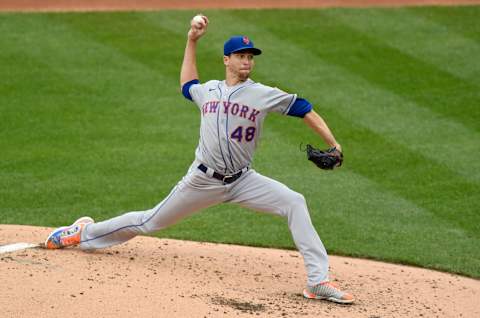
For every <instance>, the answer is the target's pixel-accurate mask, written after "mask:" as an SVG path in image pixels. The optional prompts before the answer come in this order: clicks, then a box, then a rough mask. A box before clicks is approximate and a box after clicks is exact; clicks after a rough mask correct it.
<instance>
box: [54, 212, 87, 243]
mask: <svg viewBox="0 0 480 318" xmlns="http://www.w3.org/2000/svg"><path fill="white" fill-rule="evenodd" d="M94 222H95V221H94V220H93V219H92V218H91V217H88V216H84V217H81V218H79V219H78V220H76V221H75V222H74V223H73V224H72V225H70V226H62V227H59V228H57V229H55V230H53V231H52V232H51V233H50V235H48V237H47V239H46V240H45V248H47V249H57V248H63V247H67V246H73V245H78V244H80V240H81V234H82V231H83V229H84V228H85V226H86V225H87V224H91V223H94Z"/></svg>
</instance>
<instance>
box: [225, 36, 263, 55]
mask: <svg viewBox="0 0 480 318" xmlns="http://www.w3.org/2000/svg"><path fill="white" fill-rule="evenodd" d="M243 50H248V51H250V52H252V53H253V55H260V54H262V50H260V49H257V48H256V47H254V46H253V42H252V41H251V40H250V39H249V38H248V37H247V36H245V35H236V36H232V37H231V38H230V39H228V40H227V42H225V44H224V45H223V55H230V54H232V53H235V52H238V51H243Z"/></svg>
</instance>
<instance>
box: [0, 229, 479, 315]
mask: <svg viewBox="0 0 480 318" xmlns="http://www.w3.org/2000/svg"><path fill="white" fill-rule="evenodd" d="M50 230H51V229H49V228H38V227H25V226H12V225H3V226H0V245H6V244H12V243H16V242H30V243H31V242H40V241H42V240H43V239H44V238H45V237H46V235H48V233H49V231H50ZM331 276H332V279H333V280H337V279H338V284H339V285H340V286H341V287H342V288H344V289H346V290H348V291H350V292H352V293H353V294H355V295H356V297H357V302H356V303H355V304H354V305H347V306H342V305H336V304H332V303H329V302H326V301H313V300H307V299H304V298H302V296H301V291H302V289H303V287H304V283H305V270H304V267H303V261H302V258H301V257H300V255H299V253H298V252H295V251H285V250H276V249H265V248H250V247H243V246H233V245H223V244H210V243H197V242H185V241H177V240H167V239H156V238H151V237H137V238H135V239H133V240H132V241H130V242H128V243H126V244H123V245H121V246H117V247H114V248H109V249H105V250H101V251H97V252H94V253H85V252H82V251H80V250H78V249H75V248H72V249H64V250H54V251H50V250H44V249H27V250H21V251H17V252H11V253H4V254H0V282H1V284H0V308H1V311H2V314H1V316H2V317H64V316H65V315H66V314H67V313H68V314H67V315H70V314H73V313H75V316H78V317H129V318H131V317H251V316H252V315H253V316H261V317H329V318H333V317H342V318H344V317H368V318H373V317H419V316H423V317H480V304H479V302H478V300H479V299H480V281H477V280H473V279H468V278H464V277H458V276H454V275H450V274H445V273H439V272H435V271H430V270H425V269H420V268H413V267H405V266H398V265H391V264H385V263H380V262H373V261H368V260H359V259H352V258H345V257H335V256H332V257H331Z"/></svg>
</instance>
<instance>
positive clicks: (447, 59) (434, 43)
mask: <svg viewBox="0 0 480 318" xmlns="http://www.w3.org/2000/svg"><path fill="white" fill-rule="evenodd" d="M476 9H477V12H478V13H479V15H480V10H478V7H473V8H472V10H476ZM442 10H444V8H428V9H427V8H421V9H418V10H415V11H412V10H410V9H407V8H405V9H396V10H392V9H384V10H361V11H357V12H356V14H350V12H348V11H342V10H336V11H327V12H326V13H327V15H329V16H330V17H332V18H333V19H338V20H340V21H341V22H342V23H344V24H346V25H348V26H349V27H350V28H352V29H355V30H357V31H359V32H361V33H364V34H367V35H369V36H371V37H374V38H375V40H376V41H378V42H381V43H382V44H384V45H387V46H389V47H392V48H394V49H396V50H399V51H401V52H402V53H404V54H406V55H409V56H413V57H414V58H416V59H419V60H421V61H422V62H424V63H426V64H433V65H434V66H435V67H436V68H438V69H440V70H443V71H446V72H448V73H450V74H451V75H453V76H454V77H457V78H460V79H462V80H465V81H467V82H468V83H470V84H472V85H476V86H480V81H479V80H478V78H479V76H480V62H479V59H478V58H475V57H478V56H480V42H478V41H475V40H473V39H471V38H469V37H468V36H464V34H465V33H468V32H472V31H474V30H476V32H477V33H478V32H480V27H479V24H478V23H472V24H471V25H469V24H465V23H464V21H462V30H459V29H458V28H453V27H452V26H451V25H450V26H446V25H445V24H440V23H437V22H435V21H432V20H431V19H429V18H428V17H426V16H422V15H419V14H418V13H419V12H423V11H426V12H429V13H431V12H437V11H442ZM406 25H408V26H409V27H408V28H405V26H406ZM411 29H414V30H415V32H411ZM439 38H441V41H439V40H438V39H439ZM417 76H419V77H422V76H425V75H424V74H417Z"/></svg>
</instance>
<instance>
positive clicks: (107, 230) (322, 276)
mask: <svg viewBox="0 0 480 318" xmlns="http://www.w3.org/2000/svg"><path fill="white" fill-rule="evenodd" d="M188 92H189V94H187V95H188V96H186V97H187V98H190V97H191V99H192V100H193V101H194V102H195V103H196V104H197V105H198V107H199V109H200V114H201V126H200V140H199V145H198V147H197V150H196V158H195V161H194V162H193V163H192V165H191V166H190V168H189V170H188V172H187V174H186V175H185V176H184V177H183V178H182V180H181V181H180V182H179V183H178V184H177V185H176V186H175V187H174V188H173V190H172V191H171V192H170V194H169V195H168V196H167V197H166V198H165V199H164V200H163V201H162V202H160V203H158V204H157V205H156V206H155V207H153V208H152V209H150V210H146V211H138V212H129V213H126V214H123V215H121V216H118V217H115V218H112V219H110V220H106V221H103V222H99V223H93V224H89V225H87V226H86V227H85V229H84V230H83V231H82V237H81V244H80V247H81V248H82V249H97V248H104V247H108V246H111V245H114V244H119V243H122V242H125V241H127V240H129V239H131V238H133V237H135V236H136V235H138V234H144V233H151V232H154V231H158V230H161V229H164V228H166V227H168V226H170V225H172V224H174V223H176V222H178V221H179V220H181V219H182V218H184V217H187V216H188V215H191V214H192V213H194V212H196V211H199V210H201V209H204V208H207V207H209V206H212V205H215V204H219V203H223V202H230V203H236V204H238V205H240V206H243V207H247V208H251V209H254V210H257V211H263V212H268V213H272V214H274V215H278V216H282V217H285V218H286V219H287V220H288V227H289V229H290V232H291V233H292V237H293V240H294V242H295V245H296V246H297V248H298V250H299V251H300V253H301V254H302V255H303V258H304V262H305V266H306V270H307V274H308V282H307V283H308V285H310V286H314V285H316V284H318V283H320V282H323V281H326V280H328V256H327V253H326V251H325V248H324V246H323V244H322V242H321V240H320V238H319V236H318V234H317V232H316V231H315V228H314V227H313V225H312V222H311V219H310V215H309V212H308V208H307V204H306V202H305V198H304V197H303V196H302V195H301V194H299V193H297V192H295V191H293V190H291V189H289V188H288V187H287V186H285V185H284V184H282V183H280V182H278V181H275V180H273V179H270V178H268V177H265V176H262V175H261V174H259V173H257V172H256V171H255V170H253V169H251V168H250V167H249V166H250V163H251V161H252V158H253V154H254V151H255V148H256V146H257V143H258V140H259V137H260V134H261V130H262V124H263V121H264V119H265V116H266V115H267V114H268V113H269V112H277V113H281V114H287V113H288V112H289V109H290V108H291V107H292V105H293V104H294V102H295V100H296V98H297V97H296V95H294V94H288V93H285V92H283V91H281V90H280V89H277V88H272V87H268V86H265V85H262V84H259V83H255V82H253V81H252V80H247V81H246V82H244V83H241V84H239V85H236V86H233V87H228V86H227V85H226V84H225V82H224V81H216V80H215V81H209V82H207V83H204V84H199V83H198V84H192V83H190V86H189V90H188ZM201 167H207V168H208V169H205V170H202V169H201ZM240 172H241V174H240ZM213 173H217V176H218V174H219V173H220V174H223V175H231V174H236V175H238V176H239V177H238V179H235V180H234V181H232V182H231V183H230V182H224V181H225V179H223V181H222V179H221V178H220V179H219V178H214V176H215V175H214V174H213Z"/></svg>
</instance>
